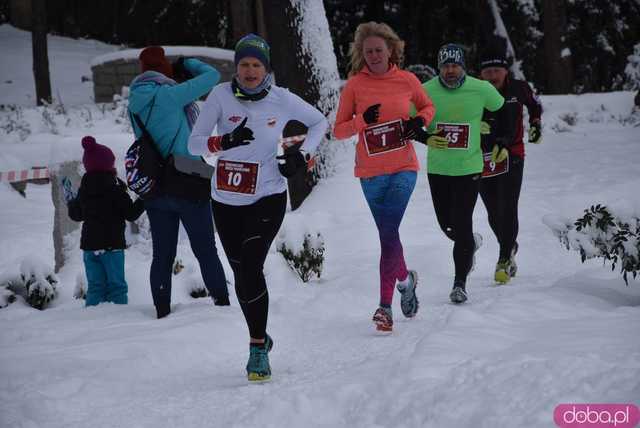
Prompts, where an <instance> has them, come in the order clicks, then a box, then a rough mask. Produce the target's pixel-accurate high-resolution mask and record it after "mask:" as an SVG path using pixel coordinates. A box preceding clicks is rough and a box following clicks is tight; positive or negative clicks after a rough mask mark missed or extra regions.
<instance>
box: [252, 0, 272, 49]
mask: <svg viewBox="0 0 640 428" xmlns="http://www.w3.org/2000/svg"><path fill="white" fill-rule="evenodd" d="M255 16H256V28H257V29H258V34H259V35H260V37H262V38H263V39H265V40H269V33H267V23H266V22H265V18H264V16H265V12H264V0H256V15H255Z"/></svg>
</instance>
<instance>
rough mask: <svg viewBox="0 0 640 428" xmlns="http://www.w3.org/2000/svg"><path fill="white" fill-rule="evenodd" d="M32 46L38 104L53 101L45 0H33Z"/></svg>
mask: <svg viewBox="0 0 640 428" xmlns="http://www.w3.org/2000/svg"><path fill="white" fill-rule="evenodd" d="M31 16H32V27H31V46H32V48H33V77H34V79H35V81H36V101H37V105H42V104H43V101H44V102H47V103H50V102H51V82H50V80H49V53H48V50H47V5H46V1H45V0H32V15H31Z"/></svg>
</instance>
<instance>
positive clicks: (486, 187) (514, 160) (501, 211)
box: [480, 156, 524, 260]
mask: <svg viewBox="0 0 640 428" xmlns="http://www.w3.org/2000/svg"><path fill="white" fill-rule="evenodd" d="M523 169H524V160H523V159H521V158H519V157H517V156H512V157H511V158H510V159H509V172H507V173H505V174H502V175H498V176H495V177H491V178H483V179H482V181H481V182H480V197H481V198H482V202H484V206H485V207H486V208H487V213H488V214H489V225H490V226H491V230H493V233H494V234H495V235H496V238H497V239H498V243H499V244H500V254H499V256H498V258H499V259H500V260H505V259H508V258H509V257H510V256H511V249H512V248H513V246H514V245H515V242H516V239H517V238H518V199H519V198H520V188H521V187H522V172H523Z"/></svg>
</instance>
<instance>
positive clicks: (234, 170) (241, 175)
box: [216, 159, 260, 195]
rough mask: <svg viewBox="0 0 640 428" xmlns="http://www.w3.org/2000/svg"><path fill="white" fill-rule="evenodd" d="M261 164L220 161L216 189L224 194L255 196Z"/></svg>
mask: <svg viewBox="0 0 640 428" xmlns="http://www.w3.org/2000/svg"><path fill="white" fill-rule="evenodd" d="M259 171H260V164H258V163H255V162H241V161H232V160H222V159H220V160H218V166H217V168H216V189H218V190H221V191H223V192H232V193H240V194H244V195H254V194H255V193H256V187H257V184H258V173H259Z"/></svg>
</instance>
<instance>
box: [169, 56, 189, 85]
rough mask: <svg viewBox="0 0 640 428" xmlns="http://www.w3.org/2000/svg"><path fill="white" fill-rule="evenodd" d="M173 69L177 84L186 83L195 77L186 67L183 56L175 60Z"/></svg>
mask: <svg viewBox="0 0 640 428" xmlns="http://www.w3.org/2000/svg"><path fill="white" fill-rule="evenodd" d="M171 67H172V68H173V79H174V80H175V81H176V82H184V81H186V80H189V79H192V78H193V75H192V74H191V73H190V72H189V70H187V69H186V67H185V66H184V57H183V56H181V57H180V58H178V59H177V60H175V61H174V63H173V64H171Z"/></svg>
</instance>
